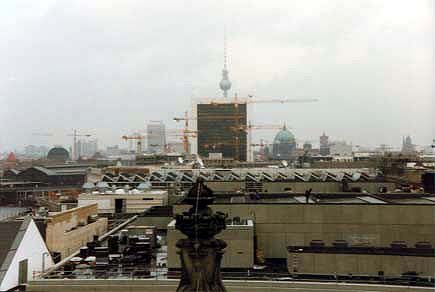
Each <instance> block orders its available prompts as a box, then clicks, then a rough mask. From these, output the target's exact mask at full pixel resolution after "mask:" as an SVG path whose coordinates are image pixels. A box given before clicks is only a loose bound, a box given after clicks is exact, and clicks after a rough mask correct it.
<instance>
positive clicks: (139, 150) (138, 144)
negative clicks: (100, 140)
mask: <svg viewBox="0 0 435 292" xmlns="http://www.w3.org/2000/svg"><path fill="white" fill-rule="evenodd" d="M121 138H122V139H124V140H125V141H129V140H137V142H136V153H137V154H141V153H142V140H143V139H144V138H145V136H142V135H134V136H128V135H124V136H122V137H121Z"/></svg>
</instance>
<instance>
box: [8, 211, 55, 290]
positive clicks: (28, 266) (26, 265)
mask: <svg viewBox="0 0 435 292" xmlns="http://www.w3.org/2000/svg"><path fill="white" fill-rule="evenodd" d="M0 265H1V267H0V291H8V290H10V289H12V288H14V287H17V286H19V285H22V284H25V283H27V281H28V280H32V279H33V276H34V275H37V274H38V273H41V272H43V271H44V270H46V269H47V268H49V267H51V266H52V265H53V260H52V258H51V255H50V253H49V251H48V248H47V246H46V245H45V242H44V239H43V238H42V236H41V233H39V230H38V228H37V227H36V224H35V222H34V221H33V219H32V218H31V217H26V218H25V219H24V221H7V222H0Z"/></svg>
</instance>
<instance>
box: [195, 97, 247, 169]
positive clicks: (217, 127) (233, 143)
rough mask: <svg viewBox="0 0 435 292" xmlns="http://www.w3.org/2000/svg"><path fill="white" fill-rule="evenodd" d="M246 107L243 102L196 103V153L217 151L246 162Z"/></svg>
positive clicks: (226, 156)
mask: <svg viewBox="0 0 435 292" xmlns="http://www.w3.org/2000/svg"><path fill="white" fill-rule="evenodd" d="M246 109H247V105H246V103H237V102H222V103H199V104H198V105H197V115H198V154H199V155H200V156H202V157H209V154H210V153H221V154H222V157H223V158H231V159H234V160H238V161H246V158H247V134H246V125H247V124H246V123H247V111H246Z"/></svg>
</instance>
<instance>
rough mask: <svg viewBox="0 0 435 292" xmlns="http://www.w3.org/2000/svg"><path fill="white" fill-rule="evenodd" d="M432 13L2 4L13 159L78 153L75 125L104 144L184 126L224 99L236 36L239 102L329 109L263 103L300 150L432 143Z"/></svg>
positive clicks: (5, 109)
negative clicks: (38, 151)
mask: <svg viewBox="0 0 435 292" xmlns="http://www.w3.org/2000/svg"><path fill="white" fill-rule="evenodd" d="M337 11H339V12H340V13H337ZM432 11H433V9H432V1H430V0H418V1H405V0H401V1H397V0H383V1H378V0H353V1H348V0H334V1H330V0H328V1H326V0H325V1H322V0H321V1H319V0H309V1H272V2H270V1H246V0H243V1H182V2H176V1H159V2H158V3H153V5H150V3H149V2H147V1H140V0H137V1H135V0H129V1H110V0H104V1H103V0H99V1H84V0H83V1H60V0H41V1H31V3H29V2H28V1H22V0H18V1H17V0H3V1H1V2H0V25H1V27H2V30H1V31H0V40H1V41H0V55H1V56H2V57H1V60H2V62H1V63H0V104H1V105H2V106H1V107H0V116H1V117H2V118H1V123H0V132H1V133H2V135H1V137H0V150H1V151H4V150H12V149H16V148H21V147H22V146H23V145H26V144H36V145H39V144H46V145H51V146H52V145H53V144H63V145H65V146H69V145H71V143H72V140H71V137H68V136H67V134H70V133H71V132H72V129H73V128H77V129H82V130H83V131H84V132H90V133H92V134H94V136H95V137H96V138H98V140H99V144H100V145H102V146H105V145H112V144H122V143H123V142H122V141H121V139H120V136H121V135H123V134H125V133H127V132H131V131H133V130H139V129H144V127H145V123H146V121H149V120H163V121H164V122H165V123H166V124H167V127H169V128H173V127H175V125H176V124H175V123H172V122H171V121H172V118H173V117H174V116H179V115H180V114H182V113H183V111H184V110H185V109H188V108H190V107H191V101H190V99H191V98H192V97H196V98H200V97H205V96H207V97H215V96H221V92H220V90H219V86H218V83H219V80H220V78H221V76H220V74H221V70H222V66H223V46H224V45H223V35H224V27H226V33H227V43H228V55H229V57H228V60H229V71H230V79H231V81H232V83H233V86H232V90H231V92H230V96H233V94H234V93H237V94H238V95H239V96H247V95H254V96H255V97H265V98H285V97H287V98H311V97H313V98H318V99H319V102H317V103H314V104H284V105H276V104H264V105H263V104H258V105H253V108H252V111H253V119H254V120H255V121H256V122H257V123H259V124H261V123H275V124H276V123H283V122H286V123H287V125H289V126H290V127H291V128H292V131H293V132H294V133H295V135H296V136H297V137H298V139H300V140H304V139H307V140H316V141H317V140H318V137H319V136H320V135H321V133H322V132H323V131H325V132H326V133H327V134H328V135H330V136H331V137H333V138H334V139H337V140H346V141H349V142H352V143H353V144H354V145H356V144H359V145H364V146H376V145H378V144H383V143H385V144H390V145H394V146H399V145H400V144H401V141H402V140H401V139H402V136H405V135H412V137H413V142H414V143H415V144H421V145H428V144H430V143H431V141H432V139H433V136H434V118H433V116H434V102H433V96H432V83H431V78H432V66H433V63H432V46H433V45H432V41H433V39H432V36H433V30H432ZM35 132H37V133H53V134H54V135H53V136H51V137H37V136H32V133H35ZM267 135H269V134H267ZM272 135H274V133H270V137H272Z"/></svg>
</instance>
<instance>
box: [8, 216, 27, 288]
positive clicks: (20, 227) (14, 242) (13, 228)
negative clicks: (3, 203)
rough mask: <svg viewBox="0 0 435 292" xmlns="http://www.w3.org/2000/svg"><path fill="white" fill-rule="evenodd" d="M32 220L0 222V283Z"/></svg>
mask: <svg viewBox="0 0 435 292" xmlns="http://www.w3.org/2000/svg"><path fill="white" fill-rule="evenodd" d="M31 220H32V218H31V217H30V216H29V217H26V218H25V219H24V221H22V222H21V221H7V222H0V234H1V236H0V264H1V265H0V283H1V282H2V281H3V278H4V276H5V275H6V271H7V270H8V268H9V266H10V264H11V263H12V260H13V258H14V256H15V252H16V251H17V249H18V246H19V245H20V243H21V241H22V240H23V237H24V233H25V232H26V230H27V227H28V226H29V224H30V222H31Z"/></svg>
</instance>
